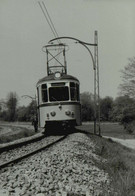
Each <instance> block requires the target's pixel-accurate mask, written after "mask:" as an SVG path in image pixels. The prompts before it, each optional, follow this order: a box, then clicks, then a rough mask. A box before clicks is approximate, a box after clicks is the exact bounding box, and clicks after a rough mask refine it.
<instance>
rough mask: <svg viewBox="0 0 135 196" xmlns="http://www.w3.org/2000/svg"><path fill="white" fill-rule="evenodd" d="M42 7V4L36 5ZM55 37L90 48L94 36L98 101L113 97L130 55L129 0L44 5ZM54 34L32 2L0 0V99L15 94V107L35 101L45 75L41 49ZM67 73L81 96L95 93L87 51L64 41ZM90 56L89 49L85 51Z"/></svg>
mask: <svg viewBox="0 0 135 196" xmlns="http://www.w3.org/2000/svg"><path fill="white" fill-rule="evenodd" d="M39 1H40V2H42V1H41V0H39ZM44 3H45V5H46V7H47V10H48V12H49V15H50V17H51V19H52V21H53V23H54V26H55V29H56V30H57V33H58V35H59V36H70V37H74V38H77V39H80V40H82V41H84V42H89V43H94V31H95V30H97V31H98V53H99V77H100V96H101V97H102V98H104V97H105V96H111V97H113V98H116V97H117V96H118V92H119V89H118V86H119V84H120V83H121V82H122V78H121V72H120V70H122V69H124V67H125V66H126V65H127V64H128V58H132V57H133V56H135V53H134V51H135V36H134V35H135V22H134V21H135V1H134V0H128V1H127V0H113V1H111V0H68V1H67V0H55V1H54V0H44ZM53 38H54V35H53V33H52V31H51V29H50V27H49V25H48V23H47V21H46V19H45V17H44V15H43V13H42V11H41V9H40V7H39V4H38V1H36V0H12V1H11V0H0V100H1V99H6V97H7V94H8V93H9V92H16V93H17V95H18V96H19V98H20V99H19V104H20V105H23V104H28V103H29V102H30V101H31V100H30V99H28V98H26V99H24V98H23V97H21V96H22V95H29V96H32V97H34V96H35V93H36V83H37V82H38V80H39V79H41V78H43V77H44V76H46V54H45V53H43V51H42V46H44V45H47V43H48V41H49V40H51V39H53ZM64 43H66V44H68V45H69V50H68V51H67V54H66V56H67V68H68V74H70V75H73V76H75V77H77V78H78V79H79V80H80V84H81V86H80V87H81V88H80V89H81V92H85V91H87V92H90V93H93V91H94V78H93V75H94V72H93V65H92V60H91V57H90V55H89V53H88V51H87V50H86V49H85V48H84V47H83V46H82V45H80V44H75V43H74V41H72V40H64ZM90 50H91V52H92V53H93V52H94V48H93V47H92V46H91V47H90Z"/></svg>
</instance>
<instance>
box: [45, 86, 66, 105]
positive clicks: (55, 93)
mask: <svg viewBox="0 0 135 196" xmlns="http://www.w3.org/2000/svg"><path fill="white" fill-rule="evenodd" d="M49 100H50V101H54V102H57V101H67V100H69V90H68V87H67V86H62V87H50V88H49Z"/></svg>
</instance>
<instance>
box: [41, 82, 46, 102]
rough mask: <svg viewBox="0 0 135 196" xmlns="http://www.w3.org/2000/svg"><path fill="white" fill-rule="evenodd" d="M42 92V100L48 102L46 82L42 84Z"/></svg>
mask: <svg viewBox="0 0 135 196" xmlns="http://www.w3.org/2000/svg"><path fill="white" fill-rule="evenodd" d="M41 93H42V101H43V102H47V101H48V93H47V85H46V84H42V86H41Z"/></svg>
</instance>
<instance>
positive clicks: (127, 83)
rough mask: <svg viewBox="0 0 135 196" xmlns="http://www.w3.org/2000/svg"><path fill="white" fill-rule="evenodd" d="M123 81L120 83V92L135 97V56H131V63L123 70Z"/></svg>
mask: <svg viewBox="0 0 135 196" xmlns="http://www.w3.org/2000/svg"><path fill="white" fill-rule="evenodd" d="M121 73H122V79H123V83H122V84H121V85H120V93H122V94H123V95H128V96H130V97H132V98H135V57H133V58H129V63H128V65H127V66H125V68H124V70H121Z"/></svg>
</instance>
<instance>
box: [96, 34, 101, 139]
mask: <svg viewBox="0 0 135 196" xmlns="http://www.w3.org/2000/svg"><path fill="white" fill-rule="evenodd" d="M95 44H96V46H95V64H96V76H95V83H96V84H95V85H96V89H95V91H96V95H95V96H96V115H97V116H96V118H97V122H98V124H97V125H98V135H99V136H101V129H100V92H99V62H98V32H97V31H95Z"/></svg>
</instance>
